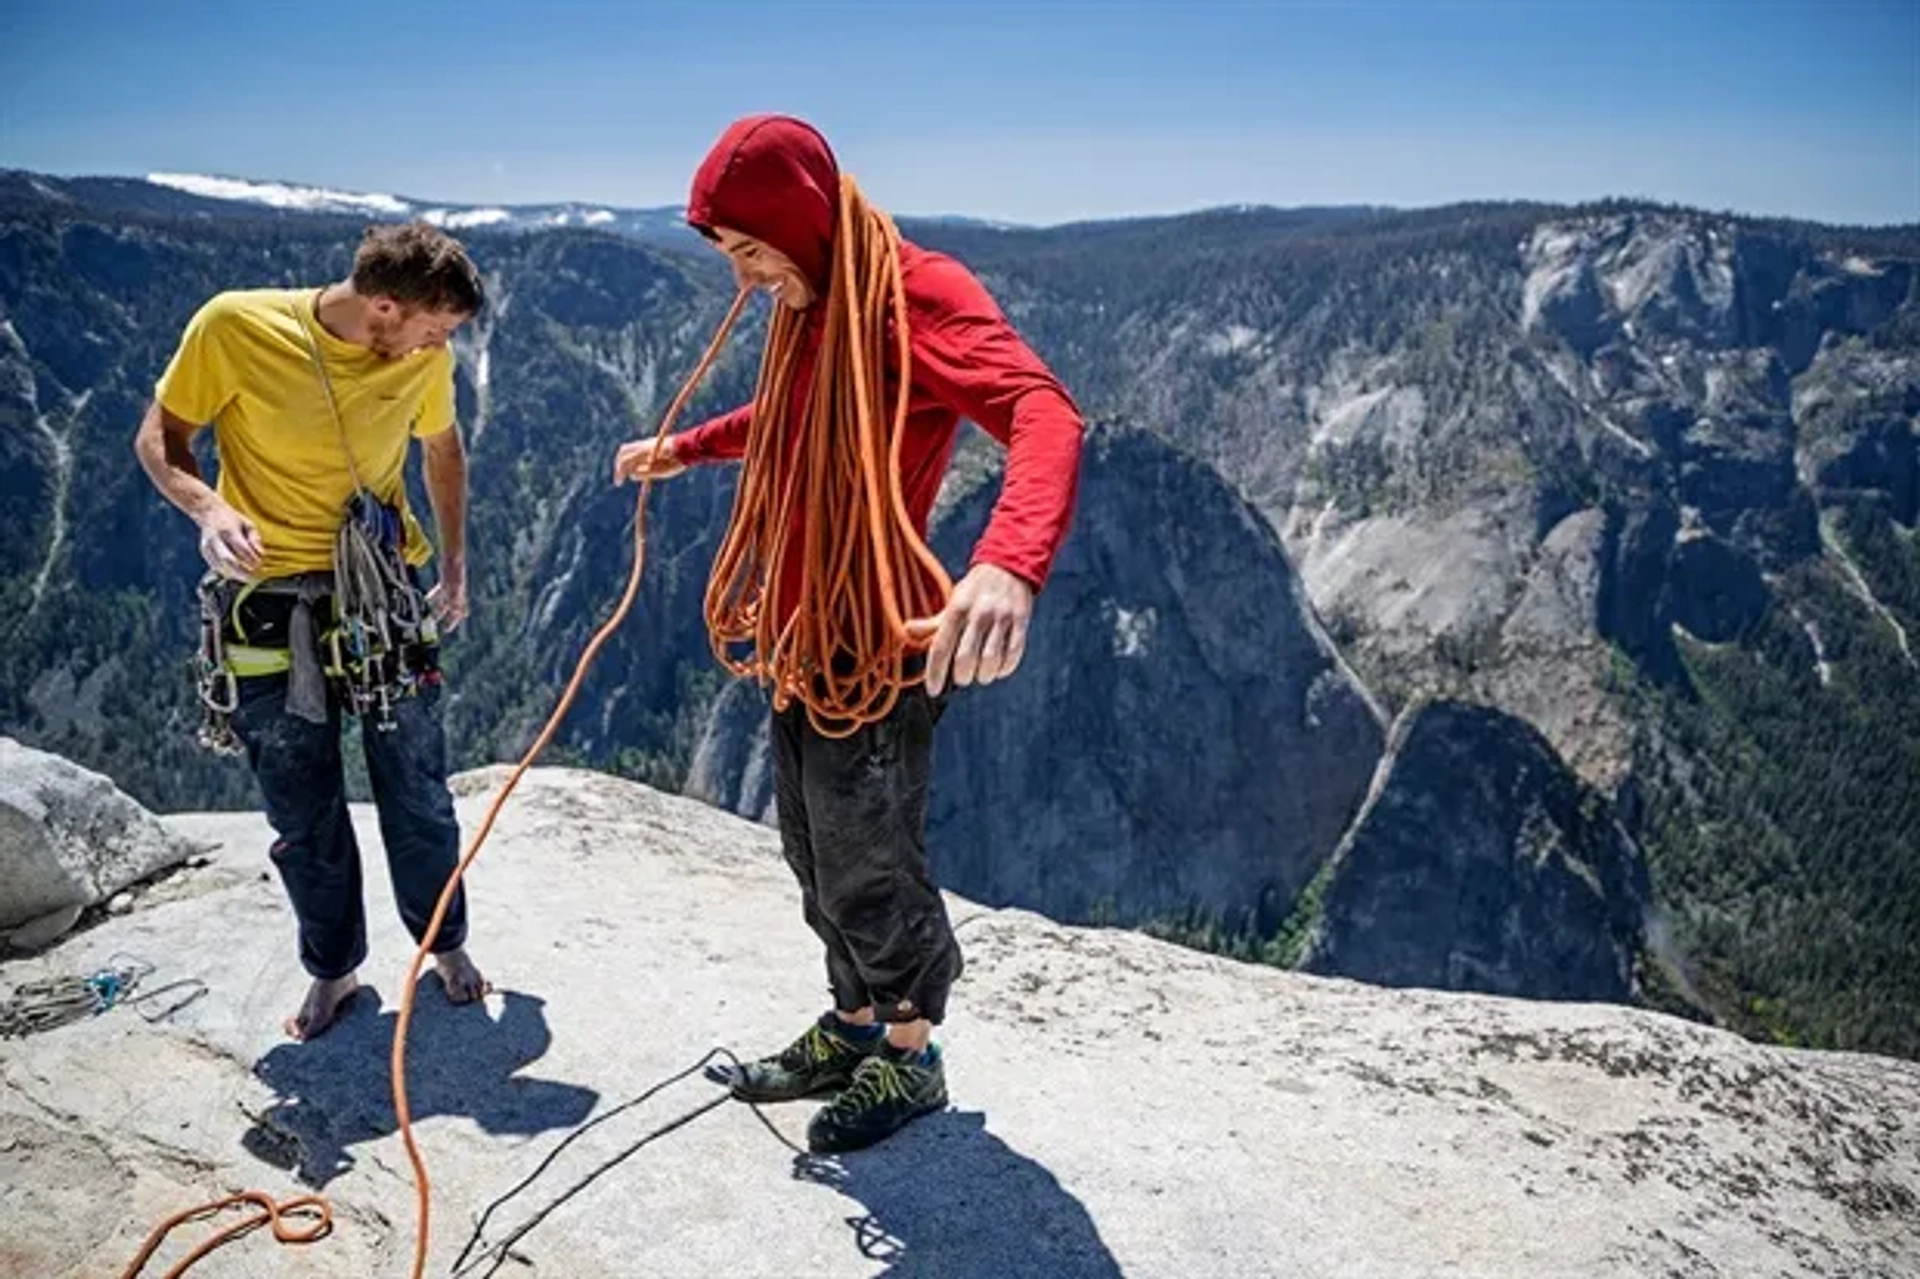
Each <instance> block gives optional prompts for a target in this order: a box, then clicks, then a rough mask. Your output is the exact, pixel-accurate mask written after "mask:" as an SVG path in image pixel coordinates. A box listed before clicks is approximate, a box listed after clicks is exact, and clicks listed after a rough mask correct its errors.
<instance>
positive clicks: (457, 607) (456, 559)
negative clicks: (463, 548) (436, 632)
mask: <svg viewBox="0 0 1920 1279" xmlns="http://www.w3.org/2000/svg"><path fill="white" fill-rule="evenodd" d="M427 603H428V604H430V605H432V606H433V620H434V621H436V622H438V623H439V624H440V629H441V631H442V632H446V631H451V630H454V629H455V628H457V627H458V626H459V625H460V623H462V622H464V621H466V620H467V561H466V559H465V557H463V556H458V555H442V556H441V557H440V580H439V581H438V582H437V583H435V584H434V588H433V589H432V590H430V591H428V592H427Z"/></svg>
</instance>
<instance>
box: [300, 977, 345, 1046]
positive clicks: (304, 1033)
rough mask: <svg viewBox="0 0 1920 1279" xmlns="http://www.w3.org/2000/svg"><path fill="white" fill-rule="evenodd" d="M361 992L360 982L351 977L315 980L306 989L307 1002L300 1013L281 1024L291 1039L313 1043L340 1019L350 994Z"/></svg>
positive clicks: (301, 1006) (303, 1004)
mask: <svg viewBox="0 0 1920 1279" xmlns="http://www.w3.org/2000/svg"><path fill="white" fill-rule="evenodd" d="M358 989H360V979H359V978H358V977H356V976H354V975H353V974H352V973H348V974H347V975H346V976H345V977H335V978H334V979H333V980H331V981H321V980H319V979H318V978H316V979H315V980H314V983H313V985H311V986H309V987H307V998H306V1001H305V1002H304V1003H302V1004H301V1005H300V1011H299V1012H297V1013H295V1014H294V1015H293V1016H291V1017H289V1018H287V1020H286V1021H285V1022H284V1023H283V1025H284V1026H285V1028H286V1032H287V1035H288V1036H289V1037H290V1038H293V1039H301V1040H305V1039H312V1038H313V1037H314V1036H316V1035H318V1034H320V1032H322V1031H324V1030H325V1029H326V1028H327V1027H329V1026H331V1025H333V1022H334V1019H335V1018H336V1017H338V1016H339V1015H340V1008H341V1006H342V1005H343V1004H345V1003H346V1002H347V1001H348V1000H349V999H351V998H353V992H354V991H356V990H358Z"/></svg>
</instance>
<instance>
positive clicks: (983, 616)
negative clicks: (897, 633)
mask: <svg viewBox="0 0 1920 1279" xmlns="http://www.w3.org/2000/svg"><path fill="white" fill-rule="evenodd" d="M1032 615H1033V588H1032V587H1031V586H1029V585H1027V583H1026V581H1025V580H1024V579H1022V578H1020V577H1018V576H1017V575H1015V574H1013V573H1009V572H1008V571H1007V570H1006V569H1004V568H1001V567H1000V566H999V565H997V564H978V565H975V566H974V568H973V569H972V571H970V572H969V573H968V574H967V575H966V576H965V577H963V578H961V579H960V584H959V585H958V586H956V587H954V588H953V597H952V598H951V599H949V600H948V601H947V607H946V608H945V609H944V610H943V611H942V612H941V613H940V615H939V616H938V617H929V618H920V619H917V620H915V621H912V622H909V623H907V634H908V635H910V636H912V637H913V638H915V639H925V638H926V637H927V636H929V635H930V636H932V637H933V646H932V647H931V648H930V649H928V650H927V691H928V692H929V693H931V694H933V695H934V696H935V697H938V696H939V695H940V693H941V691H942V690H943V689H945V688H946V687H947V679H948V675H949V674H951V675H952V679H953V683H955V684H991V683H993V682H994V681H995V680H997V679H1005V678H1006V677H1007V676H1009V675H1011V674H1013V672H1014V671H1015V670H1016V669H1018V668H1019V666H1020V659H1021V658H1022V657H1023V656H1025V654H1026V651H1027V619H1028V618H1029V617H1031V616H1032Z"/></svg>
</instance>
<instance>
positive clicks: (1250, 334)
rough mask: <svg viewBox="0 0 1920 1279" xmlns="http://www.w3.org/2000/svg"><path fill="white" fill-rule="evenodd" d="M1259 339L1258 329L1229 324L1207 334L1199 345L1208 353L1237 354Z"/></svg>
mask: <svg viewBox="0 0 1920 1279" xmlns="http://www.w3.org/2000/svg"><path fill="white" fill-rule="evenodd" d="M1259 341H1260V330H1259V329H1250V328H1248V327H1247V326H1246V325H1244V324H1229V325H1228V326H1227V327H1226V328H1225V329H1224V330H1223V331H1221V332H1219V333H1214V334H1210V335H1208V336H1207V338H1206V339H1205V340H1203V341H1202V342H1201V343H1200V346H1201V349H1203V350H1204V351H1206V353H1207V354H1208V355H1238V354H1239V353H1240V352H1242V351H1244V350H1246V349H1247V348H1249V347H1251V346H1253V345H1254V344H1256V343H1257V342H1259Z"/></svg>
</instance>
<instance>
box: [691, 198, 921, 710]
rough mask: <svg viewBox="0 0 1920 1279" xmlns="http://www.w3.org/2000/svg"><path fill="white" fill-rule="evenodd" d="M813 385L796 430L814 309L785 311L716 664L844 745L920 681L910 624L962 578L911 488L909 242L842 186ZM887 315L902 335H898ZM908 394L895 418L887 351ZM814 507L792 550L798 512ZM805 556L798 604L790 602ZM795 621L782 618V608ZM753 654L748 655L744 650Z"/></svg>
mask: <svg viewBox="0 0 1920 1279" xmlns="http://www.w3.org/2000/svg"><path fill="white" fill-rule="evenodd" d="M824 305H825V306H826V307H827V313H826V315H825V316H824V317H823V319H824V330H823V333H822V336H821V339H820V348H819V354H818V357H817V359H816V361H815V363H814V374H813V383H812V385H811V387H809V389H808V392H807V401H806V407H805V410H804V413H803V416H802V418H801V420H800V421H799V422H797V423H796V422H793V421H792V420H791V416H792V389H793V377H794V373H795V370H796V368H797V366H798V365H799V363H800V361H801V359H802V358H803V357H804V355H805V351H804V347H803V327H804V324H805V320H804V317H803V313H801V312H799V311H795V310H793V309H791V308H788V307H781V308H779V310H778V313H777V314H776V315H775V317H774V320H773V325H772V328H771V331H770V332H769V333H768V335H767V348H766V353H765V355H764V356H763V357H762V359H761V363H760V378H759V383H758V385H757V386H756V387H755V389H754V394H753V416H752V421H751V424H750V426H749V427H748V435H747V452H746V457H745V465H744V467H743V468H742V471H741V476H740V487H739V489H738V490H737V491H736V493H735V495H734V504H733V518H732V520H731V522H730V523H729V525H728V527H727V533H726V537H725V540H724V541H723V542H722V543H721V546H720V549H719V551H718V552H717V553H716V554H715V556H714V561H713V576H712V578H711V579H710V580H709V582H708V584H707V603H706V612H707V628H708V631H709V633H710V635H711V638H712V642H713V651H714V656H715V657H716V658H717V659H719V661H720V663H721V664H722V665H723V666H725V667H726V668H727V669H728V670H730V671H732V672H733V673H734V674H736V675H742V676H751V677H754V678H757V679H760V680H763V681H765V682H766V683H768V684H769V685H770V686H771V688H772V695H773V705H774V708H775V709H776V710H784V709H785V708H786V707H787V706H788V705H790V704H791V703H792V702H793V700H794V699H796V698H797V699H799V700H800V701H801V702H803V703H804V704H805V705H806V708H807V715H808V718H809V719H810V720H811V722H812V724H813V727H814V728H815V729H817V730H818V731H819V732H821V733H822V734H825V735H827V736H836V737H839V736H846V735H848V734H851V733H852V732H853V731H855V730H856V729H858V728H859V727H860V726H861V725H862V724H865V723H870V722H872V721H874V720H878V719H881V718H884V717H885V716H886V714H887V713H888V712H889V711H891V710H892V709H893V706H894V703H895V702H896V701H897V700H898V699H899V696H900V692H901V690H902V689H903V688H906V687H908V686H910V685H912V684H914V683H916V682H918V680H919V679H920V678H921V673H920V672H919V671H917V670H915V669H913V666H914V663H913V658H914V657H915V655H916V654H918V653H920V652H922V651H924V649H925V648H926V645H927V643H928V638H929V637H925V636H921V637H916V636H913V635H910V634H909V632H908V625H907V624H908V622H910V621H915V620H920V619H925V618H931V617H933V616H935V615H936V614H938V613H939V612H940V611H941V610H942V609H943V608H945V607H946V600H947V597H948V596H949V595H950V594H951V593H952V591H953V581H952V579H951V578H949V577H948V576H947V573H946V570H945V569H943V568H942V567H941V565H940V561H939V560H937V559H935V558H934V555H933V552H932V551H931V550H929V549H928V548H927V545H926V543H925V541H923V540H922V539H921V537H920V535H919V534H918V533H917V532H916V531H915V529H914V527H913V521H912V520H911V518H909V516H908V513H907V507H906V498H905V495H904V493H903V492H902V490H901V485H900V445H901V440H902V437H903V436H904V435H905V434H906V431H905V426H906V418H907V393H908V389H909V388H908V383H909V379H910V376H911V351H910V347H909V341H910V334H909V332H908V328H907V295H906V286H905V284H904V283H903V281H902V280H901V276H900V233H899V231H898V230H897V229H896V228H895V227H894V225H893V220H892V219H891V218H889V217H888V216H887V215H886V214H885V213H883V212H882V211H880V210H879V209H876V208H873V207H872V206H871V205H869V204H868V203H867V202H866V200H865V198H863V197H862V196H861V194H860V189H859V187H858V186H857V185H856V184H855V182H854V180H853V179H852V178H851V177H848V176H845V175H842V177H841V179H840V216H839V223H838V227H837V234H836V235H835V236H834V262H833V279H832V282H831V285H830V287H829V289H828V291H827V296H826V299H825V303H824ZM889 320H891V326H889V323H888V322H889ZM889 327H891V337H892V339H893V343H894V354H895V361H894V368H895V369H896V371H897V372H896V389H895V393H894V400H893V404H892V406H891V410H892V411H891V413H890V414H889V413H888V412H887V410H888V407H889V406H888V405H887V403H886V381H887V361H886V359H885V355H886V342H887V339H888V337H889ZM796 508H800V509H803V510H804V512H805V520H804V525H803V530H802V532H803V536H802V537H801V538H800V539H797V540H798V541H799V542H800V544H799V545H797V546H796V545H795V544H794V543H795V541H796V539H795V537H794V536H793V532H794V523H795V521H794V512H795V510H796ZM791 556H798V557H799V561H800V568H799V578H798V582H799V588H798V592H797V598H795V599H792V600H783V599H781V598H780V596H781V593H782V588H783V585H784V584H785V583H786V582H787V581H788V572H789V570H788V558H789V557H791ZM783 606H786V607H788V608H790V610H791V611H789V612H786V613H785V615H784V616H783V615H782V607H783ZM747 643H751V644H752V646H753V647H752V650H751V651H750V652H746V653H736V651H735V649H736V647H737V646H739V645H742V644H747Z"/></svg>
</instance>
